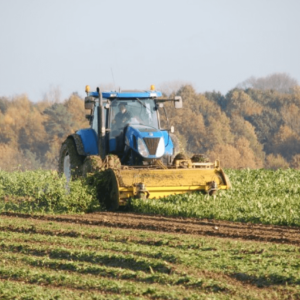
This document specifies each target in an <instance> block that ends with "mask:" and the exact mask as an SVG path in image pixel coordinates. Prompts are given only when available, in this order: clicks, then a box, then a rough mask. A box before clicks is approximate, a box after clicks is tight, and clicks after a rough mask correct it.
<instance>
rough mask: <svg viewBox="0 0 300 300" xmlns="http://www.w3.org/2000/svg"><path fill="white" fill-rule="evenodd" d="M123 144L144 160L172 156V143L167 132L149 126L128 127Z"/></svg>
mask: <svg viewBox="0 0 300 300" xmlns="http://www.w3.org/2000/svg"><path fill="white" fill-rule="evenodd" d="M125 144H126V146H128V147H130V148H131V149H133V150H134V151H135V152H137V153H139V154H140V155H141V156H142V157H144V158H150V159H155V158H161V157H162V156H163V155H172V154H173V143H172V140H171V138H170V136H169V134H168V132H167V131H160V130H159V129H157V128H154V127H151V126H146V125H129V126H128V128H127V130H126V136H125Z"/></svg>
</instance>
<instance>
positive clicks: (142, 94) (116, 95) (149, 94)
mask: <svg viewBox="0 0 300 300" xmlns="http://www.w3.org/2000/svg"><path fill="white" fill-rule="evenodd" d="M88 95H89V96H92V97H97V98H98V97H99V94H98V92H90V93H89V94H88ZM161 96H162V93H161V92H159V91H121V92H115V91H111V92H102V97H103V98H109V99H128V98H140V99H142V98H156V97H161Z"/></svg>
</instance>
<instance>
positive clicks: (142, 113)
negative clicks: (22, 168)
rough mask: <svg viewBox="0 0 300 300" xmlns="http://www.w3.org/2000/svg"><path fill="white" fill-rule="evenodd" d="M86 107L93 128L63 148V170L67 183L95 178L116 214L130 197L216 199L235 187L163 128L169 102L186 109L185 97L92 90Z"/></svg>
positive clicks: (216, 167) (217, 166)
mask: <svg viewBox="0 0 300 300" xmlns="http://www.w3.org/2000/svg"><path fill="white" fill-rule="evenodd" d="M86 93H87V97H86V98H85V109H87V110H89V114H87V116H86V117H87V119H88V120H89V122H90V128H85V129H80V130H78V131H77V132H76V133H75V134H72V135H70V136H68V137H67V139H66V140H65V142H64V143H63V144H62V147H61V151H60V158H59V171H60V173H62V174H64V175H65V176H66V178H67V180H70V179H71V178H76V177H78V176H82V175H86V174H89V173H93V174H95V177H96V178H97V180H96V181H95V183H96V184H97V185H99V189H98V191H99V192H98V194H99V198H100V199H99V200H100V201H101V202H104V203H105V205H106V207H107V209H109V210H116V209H118V208H119V206H124V205H126V204H127V202H128V200H129V199H130V198H133V197H135V198H141V199H147V198H149V199H158V198H161V197H165V196H168V195H174V194H182V193H188V192H194V191H203V192H205V193H208V194H209V195H214V194H216V193H217V191H218V190H226V189H229V188H230V182H229V179H228V177H227V176H226V174H225V173H224V171H223V170H222V169H221V167H220V162H219V161H218V160H216V161H215V163H211V162H209V161H208V159H207V158H205V156H203V155H200V154H195V155H194V156H192V157H191V158H188V157H186V155H184V154H182V153H179V143H178V140H177V138H176V136H175V135H174V128H173V126H171V127H170V126H169V124H168V125H167V129H164V128H162V127H161V117H162V116H161V115H160V113H159V111H160V109H161V110H162V111H163V112H164V114H165V116H164V117H165V119H166V120H167V123H168V118H167V115H166V110H165V109H164V102H169V101H172V102H174V105H175V108H176V109H180V108H182V99H181V97H180V96H177V97H175V98H174V99H166V98H162V97H161V96H162V94H161V92H159V91H156V90H155V88H154V86H151V89H150V90H149V91H120V92H115V91H111V92H100V89H99V88H97V91H96V92H90V91H89V86H87V87H86Z"/></svg>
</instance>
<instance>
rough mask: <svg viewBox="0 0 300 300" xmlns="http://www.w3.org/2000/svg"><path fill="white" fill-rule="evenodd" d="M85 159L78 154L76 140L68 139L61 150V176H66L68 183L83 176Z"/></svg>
mask: <svg viewBox="0 0 300 300" xmlns="http://www.w3.org/2000/svg"><path fill="white" fill-rule="evenodd" d="M84 158H85V157H84V156H83V155H79V154H78V153H77V149H76V145H75V142H74V140H73V139H72V138H67V139H66V141H65V142H64V143H63V144H62V146H61V149H60V155H59V163H58V172H59V173H60V174H61V175H62V174H65V176H66V178H67V181H70V180H71V179H75V178H78V177H79V176H82V165H83V161H84Z"/></svg>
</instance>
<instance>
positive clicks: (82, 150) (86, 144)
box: [69, 128, 99, 156]
mask: <svg viewBox="0 0 300 300" xmlns="http://www.w3.org/2000/svg"><path fill="white" fill-rule="evenodd" d="M69 137H72V138H73V139H74V141H75V144H76V148H77V152H78V154H79V155H84V156H87V155H97V154H99V151H98V138H97V134H96V132H95V130H94V129H92V128H86V129H80V130H78V131H77V132H76V133H75V134H72V135H70V136H69Z"/></svg>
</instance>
